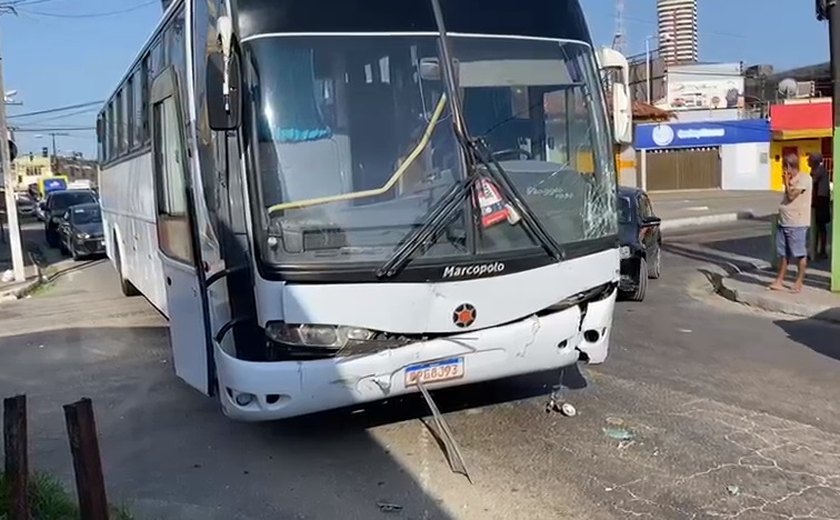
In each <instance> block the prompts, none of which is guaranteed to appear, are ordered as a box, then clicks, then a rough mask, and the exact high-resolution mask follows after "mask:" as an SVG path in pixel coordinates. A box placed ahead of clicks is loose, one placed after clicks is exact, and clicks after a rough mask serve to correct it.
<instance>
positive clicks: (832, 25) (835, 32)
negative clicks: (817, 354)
mask: <svg viewBox="0 0 840 520" xmlns="http://www.w3.org/2000/svg"><path fill="white" fill-rule="evenodd" d="M826 7H827V14H828V35H829V40H830V45H829V47H830V49H831V80H832V84H833V85H834V89H833V90H834V93H833V103H834V106H833V111H834V147H833V151H832V160H833V163H834V188H835V189H834V211H833V213H834V217H833V221H832V225H831V290H832V291H834V292H840V194H838V189H837V185H838V183H837V180H838V179H837V165H838V159H840V5H838V4H837V1H836V0H830V1H828V2H826Z"/></svg>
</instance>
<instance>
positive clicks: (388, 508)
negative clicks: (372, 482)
mask: <svg viewBox="0 0 840 520" xmlns="http://www.w3.org/2000/svg"><path fill="white" fill-rule="evenodd" d="M376 507H378V508H379V510H380V511H382V512H383V513H399V512H400V511H402V510H403V506H401V505H399V504H392V503H390V502H377V503H376Z"/></svg>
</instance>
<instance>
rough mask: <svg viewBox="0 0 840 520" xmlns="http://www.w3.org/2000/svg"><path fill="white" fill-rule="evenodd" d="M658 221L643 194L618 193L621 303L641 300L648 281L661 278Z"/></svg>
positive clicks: (635, 190)
mask: <svg viewBox="0 0 840 520" xmlns="http://www.w3.org/2000/svg"><path fill="white" fill-rule="evenodd" d="M661 223H662V219H660V218H659V217H657V216H656V214H655V213H654V212H653V205H651V203H650V198H649V197H648V196H647V193H645V192H644V191H642V190H640V189H638V188H627V187H622V188H619V190H618V234H619V241H620V245H621V250H620V251H621V281H620V282H619V291H620V293H621V296H622V297H623V298H624V299H628V300H633V301H642V300H644V299H645V293H646V292H647V285H648V279H649V278H653V279H656V278H659V277H660V276H661V275H662V233H661V230H660V224H661Z"/></svg>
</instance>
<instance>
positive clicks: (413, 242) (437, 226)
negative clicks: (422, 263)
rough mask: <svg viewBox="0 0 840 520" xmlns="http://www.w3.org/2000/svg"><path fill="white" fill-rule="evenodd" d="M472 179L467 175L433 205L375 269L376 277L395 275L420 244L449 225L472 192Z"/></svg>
mask: <svg viewBox="0 0 840 520" xmlns="http://www.w3.org/2000/svg"><path fill="white" fill-rule="evenodd" d="M473 180H474V179H473V178H472V176H467V178H466V179H464V180H462V181H461V182H458V183H457V184H455V185H453V186H452V188H451V189H450V190H449V191H448V192H447V193H446V195H444V196H443V197H442V198H441V199H440V201H438V203H437V204H436V205H435V207H434V209H433V210H432V212H431V213H430V214H429V216H428V218H427V219H426V221H425V222H424V223H423V225H422V226H420V227H419V228H417V229H415V230H414V231H413V232H412V233H411V234H409V236H408V238H406V240H405V241H404V242H403V243H402V245H400V247H398V248H397V249H396V250H395V251H394V252H393V253H392V254H391V256H390V257H389V258H388V260H386V261H385V263H384V264H382V267H380V268H379V269H377V270H376V277H377V278H390V277H392V276H395V275H396V274H397V273H399V272H400V271H401V270H402V269H403V267H405V265H406V264H407V263H408V261H409V260H410V259H411V256H412V255H413V254H414V252H415V251H417V249H419V248H420V246H422V245H423V244H424V243H426V242H427V241H428V240H430V239H432V238H433V237H434V236H435V235H437V234H438V233H439V232H440V231H441V230H443V228H444V227H446V226H447V225H449V223H450V221H451V220H452V217H453V216H454V215H455V214H456V213H457V210H458V209H460V208H461V207H463V205H464V201H465V200H466V199H467V197H469V196H470V194H471V193H472V187H471V186H472V183H473Z"/></svg>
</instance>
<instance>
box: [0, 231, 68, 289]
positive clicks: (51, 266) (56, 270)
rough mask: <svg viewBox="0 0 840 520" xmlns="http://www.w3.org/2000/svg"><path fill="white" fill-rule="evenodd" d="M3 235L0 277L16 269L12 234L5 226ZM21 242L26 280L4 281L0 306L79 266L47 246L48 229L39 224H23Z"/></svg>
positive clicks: (0, 252) (1, 240) (0, 283)
mask: <svg viewBox="0 0 840 520" xmlns="http://www.w3.org/2000/svg"><path fill="white" fill-rule="evenodd" d="M3 233H4V234H3V236H2V238H0V274H2V273H3V272H5V271H6V270H8V269H11V268H12V262H11V252H10V250H9V237H8V231H6V229H5V226H4V231H3ZM21 241H22V243H23V260H24V263H25V266H26V280H25V281H22V282H17V281H11V282H2V281H0V302H3V301H8V300H15V299H18V298H21V297H23V296H25V295H26V294H28V293H29V292H31V291H32V290H34V289H35V288H36V287H38V285H40V284H41V283H42V282H44V281H49V280H50V279H52V278H54V277H55V276H58V275H60V274H61V273H62V272H63V271H65V270H67V269H69V268H72V267H73V266H74V265H75V262H73V261H71V260H67V259H65V258H64V256H63V255H62V254H61V253H60V252H59V251H58V250H57V249H53V248H50V247H48V246H47V244H46V242H45V239H44V225H43V224H41V223H39V222H24V223H22V226H21ZM33 260H34V262H33Z"/></svg>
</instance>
